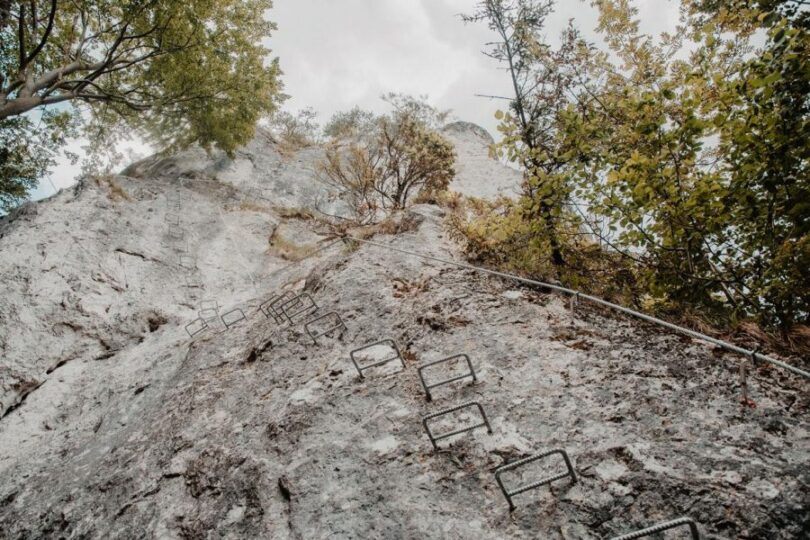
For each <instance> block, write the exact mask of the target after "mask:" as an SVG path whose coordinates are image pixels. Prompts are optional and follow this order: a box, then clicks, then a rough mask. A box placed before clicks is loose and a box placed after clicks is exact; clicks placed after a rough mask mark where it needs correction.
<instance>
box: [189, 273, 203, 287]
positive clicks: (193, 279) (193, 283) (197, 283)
mask: <svg viewBox="0 0 810 540" xmlns="http://www.w3.org/2000/svg"><path fill="white" fill-rule="evenodd" d="M185 281H186V287H187V288H189V289H204V288H205V284H203V282H202V279H200V277H199V276H186V278H185Z"/></svg>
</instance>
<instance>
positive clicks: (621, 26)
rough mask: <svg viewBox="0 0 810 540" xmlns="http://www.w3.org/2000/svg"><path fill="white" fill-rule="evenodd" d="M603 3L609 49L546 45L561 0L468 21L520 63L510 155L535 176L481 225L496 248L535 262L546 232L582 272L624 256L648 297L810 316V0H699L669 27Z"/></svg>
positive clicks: (710, 310) (749, 312)
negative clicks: (585, 255)
mask: <svg viewBox="0 0 810 540" xmlns="http://www.w3.org/2000/svg"><path fill="white" fill-rule="evenodd" d="M592 4H593V5H594V6H595V7H596V8H597V10H598V14H599V26H598V28H597V30H598V31H599V32H600V33H601V35H602V36H603V38H604V41H605V43H606V44H607V47H608V49H607V50H604V51H600V50H597V49H596V48H595V47H594V46H592V45H586V44H584V43H582V40H581V39H579V38H578V37H577V38H576V39H574V37H568V38H566V36H565V35H564V36H563V39H562V40H561V46H560V47H559V48H558V49H556V50H552V49H551V48H550V47H549V46H548V45H546V44H544V43H543V42H542V41H541V40H540V39H539V37H537V36H539V31H538V29H539V28H540V27H541V26H542V20H543V18H544V17H545V16H547V14H548V13H549V10H550V9H551V6H550V4H549V3H539V2H531V1H529V0H488V1H485V2H482V3H481V4H480V6H479V12H478V13H477V14H476V15H475V16H473V17H471V18H468V19H469V20H486V21H488V22H489V24H490V26H491V28H493V30H495V31H496V33H498V35H499V36H500V37H501V39H500V40H499V41H498V43H496V45H495V48H494V49H492V50H490V51H489V54H490V55H491V56H493V57H495V58H496V59H499V60H502V61H503V62H505V64H506V66H507V68H508V71H509V73H510V74H511V75H512V81H513V87H514V89H515V96H517V97H510V98H509V99H510V105H511V106H510V110H509V112H508V113H506V114H503V113H499V117H500V118H501V119H502V124H501V131H502V132H503V134H504V138H503V141H502V142H501V143H500V144H499V145H498V146H497V149H498V150H499V152H500V155H505V156H507V157H509V158H510V159H512V160H514V161H517V162H518V163H520V164H521V165H522V166H523V168H524V170H525V171H526V178H527V183H526V189H525V190H524V196H523V198H522V200H521V201H518V202H510V203H508V204H505V205H503V208H502V210H503V212H502V213H501V214H500V215H498V214H496V213H493V212H492V211H491V210H490V211H489V212H488V213H489V215H488V216H485V217H484V218H483V219H482V220H481V221H480V223H479V224H478V225H473V226H470V227H467V230H468V231H471V233H472V235H473V236H474V237H476V238H477V239H478V241H477V245H478V246H484V247H485V249H484V250H483V251H481V250H479V251H480V252H486V251H489V253H492V254H494V255H495V256H496V258H497V259H498V260H501V261H506V262H507V263H509V264H516V265H517V266H518V267H520V268H521V269H524V270H529V271H531V268H532V263H531V261H527V259H526V255H525V254H526V253H532V254H533V256H535V257H536V254H537V253H538V252H540V253H542V252H545V251H547V250H544V249H539V250H538V249H537V246H541V247H542V246H543V244H544V243H545V244H546V245H548V246H549V250H550V251H551V253H552V261H554V264H555V265H556V266H557V267H558V268H563V269H564V271H562V272H558V274H559V275H561V277H562V278H563V279H570V277H571V275H572V274H571V272H569V270H570V269H571V268H572V267H575V266H577V265H579V262H580V261H581V258H578V257H576V256H572V254H576V253H577V252H578V251H579V252H582V251H583V247H585V248H587V249H586V251H588V252H589V253H590V255H592V256H599V257H601V258H603V259H605V260H609V261H615V260H616V255H618V256H620V257H621V259H622V261H623V264H621V265H616V267H617V268H619V269H621V271H622V272H624V271H625V270H624V269H625V268H627V267H628V266H627V265H630V266H629V268H631V269H632V272H633V275H634V276H633V279H632V280H631V281H632V282H633V283H634V287H637V289H636V293H637V295H636V300H637V301H641V298H642V296H645V297H646V298H649V299H652V300H653V303H652V304H651V306H653V307H656V306H657V307H660V308H675V309H678V310H679V311H681V312H682V311H698V312H700V313H701V314H702V315H705V316H708V317H711V318H713V319H714V320H715V321H718V322H721V323H727V322H732V321H734V320H739V319H746V318H752V317H754V318H757V319H758V320H759V321H761V322H763V323H766V324H770V325H778V326H781V327H782V328H788V327H790V326H791V325H792V324H794V323H806V322H807V321H808V318H809V317H810V273H808V272H807V268H808V267H810V235H809V234H808V231H809V230H810V174H809V172H810V171H808V158H810V115H809V114H808V112H809V111H810V94H809V93H808V91H809V90H810V38H809V37H808V29H809V28H810V11H808V10H807V9H806V2H801V1H790V0H785V1H778V0H760V1H747V0H731V1H723V2H719V1H714V0H684V2H683V7H684V9H683V11H682V12H683V14H684V16H683V18H682V21H681V25H680V26H679V27H678V29H677V32H675V33H674V34H672V35H669V34H663V35H661V36H659V37H657V38H656V37H653V36H649V35H645V34H643V33H641V32H640V31H639V23H638V20H637V11H636V9H635V8H634V6H633V4H632V2H631V1H630V0H596V1H594V2H592ZM569 32H570V36H576V33H575V32H573V30H569ZM763 36H764V37H765V40H764V44H763V43H762V37H763ZM567 209H572V210H573V212H575V214H576V215H572V213H571V212H569V211H568V210H567ZM603 223H607V225H608V227H607V228H604V227H602V224H603ZM582 234H587V236H589V237H591V238H598V239H599V240H600V241H601V242H602V244H603V245H605V246H606V250H604V251H602V252H595V251H593V250H592V249H590V247H589V246H588V245H587V242H583V241H582V240H581V235H582ZM555 238H556V240H557V242H556V246H555V243H554V239H555ZM577 238H580V240H579V241H578V242H579V244H578V245H575V246H572V242H577V240H575V239H577ZM484 239H486V240H484ZM487 243H489V245H487ZM527 247H528V248H530V249H526V248H527ZM591 247H592V246H591ZM555 249H558V250H559V252H560V254H562V255H566V254H567V255H566V256H565V257H554V256H553V253H554V251H555ZM581 266H582V265H581ZM597 266H599V267H601V268H605V265H597ZM534 267H535V268H536V267H537V264H536V263H534ZM582 267H583V268H586V269H587V268H593V265H591V266H590V267H588V266H587V265H584V266H582ZM575 270H576V268H575ZM579 273H580V274H582V273H581V272H579ZM608 279H610V278H608ZM580 284H583V282H580ZM586 288H590V289H591V290H600V287H599V285H598V284H593V285H591V286H587V285H586Z"/></svg>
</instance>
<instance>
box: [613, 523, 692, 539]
mask: <svg viewBox="0 0 810 540" xmlns="http://www.w3.org/2000/svg"><path fill="white" fill-rule="evenodd" d="M683 525H688V526H689V532H690V533H691V534H692V540H700V531H699V530H698V526H697V523H695V520H693V519H692V518H689V517H682V518H678V519H674V520H672V521H667V522H664V523H659V524H657V525H653V526H652V527H647V528H646V529H642V530H640V531H635V532H631V533H627V534H623V535H621V536H615V537H613V538H611V539H610V540H635V539H636V538H643V537H645V536H650V535H651V534H655V533H659V532H662V531H666V530H669V529H674V528H676V527H682V526H683Z"/></svg>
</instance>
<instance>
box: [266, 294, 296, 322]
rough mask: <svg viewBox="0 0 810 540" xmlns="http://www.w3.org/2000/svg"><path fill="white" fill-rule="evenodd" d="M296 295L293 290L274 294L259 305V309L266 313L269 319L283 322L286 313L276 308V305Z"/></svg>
mask: <svg viewBox="0 0 810 540" xmlns="http://www.w3.org/2000/svg"><path fill="white" fill-rule="evenodd" d="M294 297H295V294H294V293H293V292H292V291H287V292H285V293H282V294H278V295H273V296H271V297H270V299H269V300H267V301H266V302H264V303H263V304H261V305H260V306H259V311H261V312H262V313H264V316H265V317H267V318H268V319H273V321H274V322H275V323H276V324H283V323H284V313H282V312H280V311H279V310H278V309H276V307H277V306H279V305H281V304H282V303H284V302H286V301H287V300H289V299H290V298H294Z"/></svg>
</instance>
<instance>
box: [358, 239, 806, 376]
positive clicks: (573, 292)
mask: <svg viewBox="0 0 810 540" xmlns="http://www.w3.org/2000/svg"><path fill="white" fill-rule="evenodd" d="M345 238H346V239H349V240H354V241H355V242H359V243H361V244H369V245H372V246H377V247H381V248H384V249H389V250H391V251H396V252H399V253H402V254H405V255H410V256H412V257H419V258H421V259H427V260H431V261H435V262H440V263H443V264H449V265H452V266H457V267H459V268H465V269H467V270H473V271H475V272H482V273H485V274H490V275H493V276H498V277H502V278H506V279H511V280H514V281H518V282H520V283H526V284H528V285H535V286H540V287H545V288H548V289H551V290H554V291H557V292H560V293H563V294H569V295H572V296H575V297H577V298H578V299H583V300H588V301H590V302H592V303H594V304H598V305H601V306H605V307H609V308H611V309H615V310H617V311H620V312H622V313H626V314H627V315H632V316H633V317H636V318H639V319H641V320H643V321H647V322H650V323H653V324H657V325H660V326H663V327H665V328H669V329H670V330H673V331H675V332H679V333H681V334H686V335H687V336H690V337H693V338H696V339H700V340H702V341H706V342H708V343H711V344H713V345H716V346H718V347H720V348H722V349H725V350H727V351H731V352H735V353H737V354H740V355H742V356H745V357H747V358H753V359H758V360H763V361H765V362H768V363H770V364H773V365H775V366H779V367H781V368H783V369H786V370H788V371H791V372H793V373H795V374H797V375H801V376H802V377H805V378H807V379H810V372H807V371H805V370H803V369H800V368H797V367H795V366H792V365H790V364H786V363H785V362H782V361H781V360H777V359H776V358H771V357H770V356H766V355H764V354H760V353H758V352H756V351H750V350H747V349H743V348H742V347H738V346H736V345H733V344H731V343H728V342H725V341H722V340H719V339H716V338H713V337H711V336H707V335H705V334H701V333H700V332H696V331H694V330H690V329H688V328H684V327H683V326H678V325H677V324H672V323H670V322H667V321H664V320H661V319H659V318H657V317H652V316H650V315H645V314H644V313H640V312H638V311H634V310H632V309H629V308H626V307H624V306H620V305H619V304H614V303H613V302H608V301H607V300H603V299H601V298H598V297H596V296H591V295H590V294H585V293H582V292H579V291H576V290H574V289H569V288H567V287H562V286H560V285H554V284H551V283H544V282H542V281H537V280H533V279H527V278H522V277H520V276H516V275H514V274H507V273H505V272H498V271H497V270H490V269H488V268H482V267H480V266H473V265H471V264H467V263H461V262H456V261H450V260H447V259H441V258H439V257H433V256H432V255H424V254H420V253H415V252H413V251H408V250H405V249H400V248H396V247H393V246H391V245H390V244H383V243H379V242H373V241H371V240H361V239H359V238H355V237H352V236H346V237H345Z"/></svg>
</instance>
